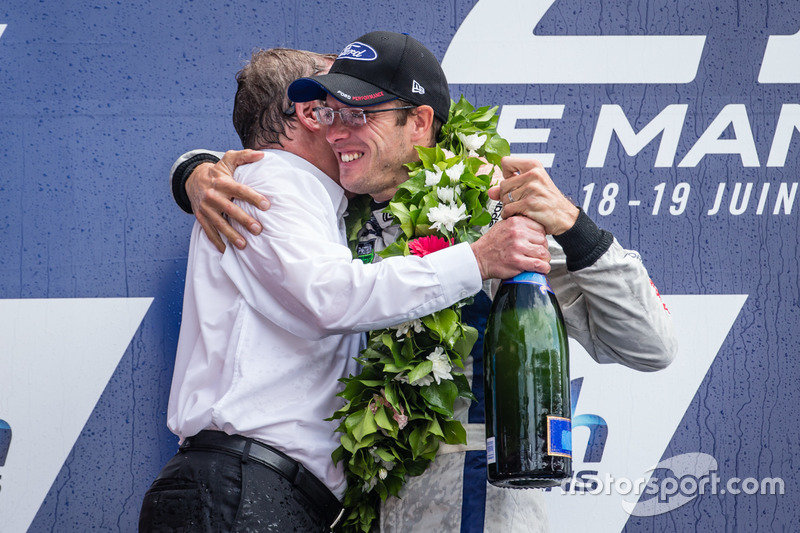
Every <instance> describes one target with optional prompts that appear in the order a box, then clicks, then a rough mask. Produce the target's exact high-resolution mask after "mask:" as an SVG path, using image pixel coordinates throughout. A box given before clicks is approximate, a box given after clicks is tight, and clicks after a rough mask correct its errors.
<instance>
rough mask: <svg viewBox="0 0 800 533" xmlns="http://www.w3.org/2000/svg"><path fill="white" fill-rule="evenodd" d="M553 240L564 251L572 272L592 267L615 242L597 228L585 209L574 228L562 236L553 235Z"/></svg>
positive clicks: (606, 233) (612, 237) (568, 268)
mask: <svg viewBox="0 0 800 533" xmlns="http://www.w3.org/2000/svg"><path fill="white" fill-rule="evenodd" d="M553 238H554V239H555V240H556V242H557V243H558V244H560V245H561V248H563V249H564V254H565V255H566V256H567V270H569V271H570V272H575V271H577V270H581V269H583V268H586V267H589V266H592V265H593V264H594V263H595V262H596V261H597V260H598V259H600V256H602V255H603V254H604V253H606V252H607V251H608V249H609V247H610V246H611V243H612V242H614V236H613V235H612V234H611V233H610V232H608V231H605V230H602V229H600V228H599V227H597V224H595V223H594V221H593V220H592V219H591V218H589V215H587V214H586V213H584V212H583V209H581V210H580V213H578V220H576V221H575V225H574V226H572V227H571V228H570V229H568V230H567V231H565V232H564V233H562V234H561V235H553Z"/></svg>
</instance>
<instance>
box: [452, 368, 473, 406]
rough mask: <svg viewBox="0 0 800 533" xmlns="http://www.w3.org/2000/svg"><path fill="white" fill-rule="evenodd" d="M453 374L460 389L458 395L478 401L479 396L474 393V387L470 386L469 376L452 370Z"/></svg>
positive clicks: (457, 387) (454, 381) (454, 380)
mask: <svg viewBox="0 0 800 533" xmlns="http://www.w3.org/2000/svg"><path fill="white" fill-rule="evenodd" d="M452 374H453V383H455V384H456V389H457V390H458V397H459V398H466V399H468V400H472V401H476V402H477V401H478V400H477V398H475V395H474V394H472V389H470V387H469V381H467V377H466V376H465V375H464V374H460V373H457V372H452Z"/></svg>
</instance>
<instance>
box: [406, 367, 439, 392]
mask: <svg viewBox="0 0 800 533" xmlns="http://www.w3.org/2000/svg"><path fill="white" fill-rule="evenodd" d="M431 370H433V362H432V361H423V362H422V363H420V364H418V365H417V366H415V367H414V369H413V370H411V372H409V373H408V381H409V383H414V382H415V381H417V380H418V379H419V378H421V377H425V376H427V375H428V374H430V373H431ZM424 388H425V387H423V389H424Z"/></svg>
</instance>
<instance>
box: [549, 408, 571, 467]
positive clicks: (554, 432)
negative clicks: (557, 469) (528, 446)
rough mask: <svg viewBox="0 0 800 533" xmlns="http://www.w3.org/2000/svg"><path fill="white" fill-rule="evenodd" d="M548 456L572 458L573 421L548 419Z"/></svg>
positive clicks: (552, 417) (556, 417)
mask: <svg viewBox="0 0 800 533" xmlns="http://www.w3.org/2000/svg"><path fill="white" fill-rule="evenodd" d="M547 455H555V456H557V457H570V458H571V457H572V420H570V419H569V418H563V417H560V416H548V417H547Z"/></svg>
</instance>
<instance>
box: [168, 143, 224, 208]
mask: <svg viewBox="0 0 800 533" xmlns="http://www.w3.org/2000/svg"><path fill="white" fill-rule="evenodd" d="M217 161H219V158H218V157H217V156H215V155H211V154H197V155H194V156H192V157H190V158H189V159H187V160H186V161H184V162H183V163H181V164H180V165H178V168H176V169H175V173H174V174H173V175H172V197H173V198H174V199H175V203H177V204H178V207H180V208H181V209H183V210H184V211H186V212H187V213H189V214H190V215H191V214H193V213H192V202H190V201H189V196H188V195H187V194H186V180H188V179H189V176H191V175H192V172H193V171H194V169H195V168H197V165H199V164H200V163H206V162H208V163H216V162H217Z"/></svg>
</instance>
